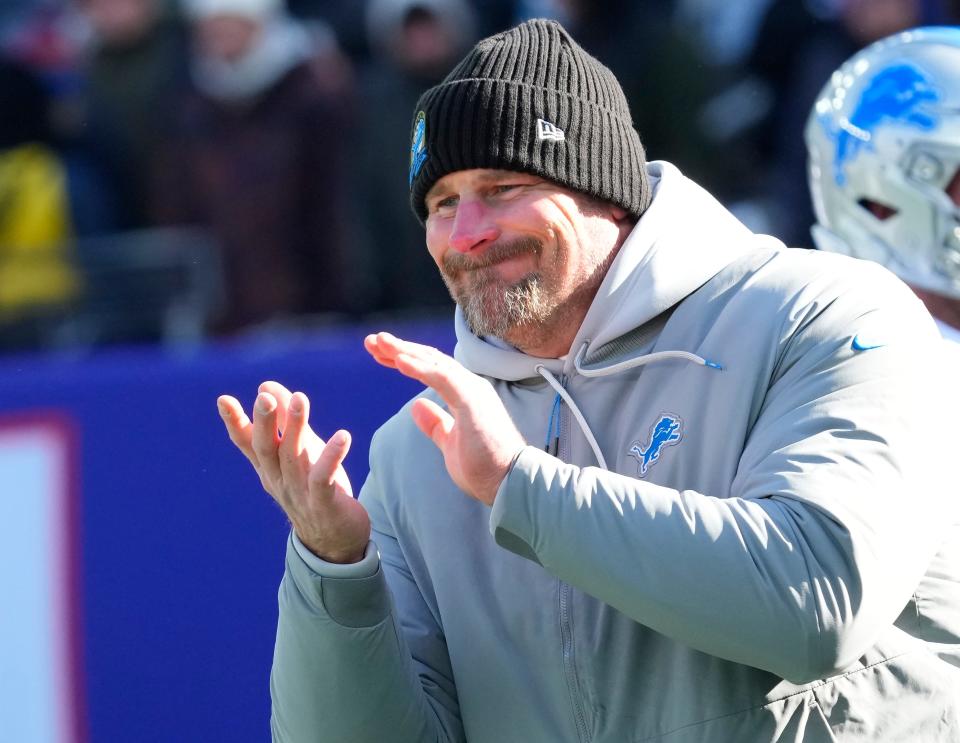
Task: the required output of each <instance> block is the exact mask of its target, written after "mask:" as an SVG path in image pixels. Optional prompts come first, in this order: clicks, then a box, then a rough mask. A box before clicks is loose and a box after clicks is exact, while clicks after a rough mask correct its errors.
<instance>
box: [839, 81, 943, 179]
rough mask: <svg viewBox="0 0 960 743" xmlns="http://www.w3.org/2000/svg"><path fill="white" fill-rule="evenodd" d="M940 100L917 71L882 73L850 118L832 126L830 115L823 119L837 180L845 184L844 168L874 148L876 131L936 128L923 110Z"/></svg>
mask: <svg viewBox="0 0 960 743" xmlns="http://www.w3.org/2000/svg"><path fill="white" fill-rule="evenodd" d="M939 100H940V94H939V93H938V92H937V91H936V90H935V89H934V87H933V85H932V84H931V82H930V80H929V79H927V77H926V76H925V75H924V74H923V73H922V72H921V71H920V70H918V69H917V68H916V67H914V66H912V65H908V64H898V65H894V66H891V67H887V68H886V69H884V70H881V71H880V72H879V73H878V74H877V75H876V76H875V77H874V78H873V80H871V81H870V84H869V85H867V87H866V88H865V89H864V91H863V93H862V94H861V95H860V100H859V101H857V105H856V106H855V107H854V109H853V113H852V114H851V115H850V116H849V118H843V119H841V120H840V123H839V126H838V127H837V126H833V125H832V124H831V121H830V116H829V114H826V115H824V116H821V117H820V121H821V123H822V125H823V128H824V129H825V130H826V133H827V136H828V137H830V138H831V139H832V140H834V142H835V144H836V152H835V154H834V158H833V171H834V178H835V179H836V181H837V184H838V185H841V186H842V185H843V184H844V183H845V182H846V175H845V174H844V172H843V169H844V166H845V165H846V164H847V163H848V162H850V161H852V160H853V159H855V158H856V156H857V155H858V154H859V152H860V150H861V149H862V148H863V147H872V145H871V140H872V139H873V135H874V134H875V133H876V131H877V129H878V128H879V127H880V126H881V125H882V124H884V123H886V122H891V121H895V122H899V123H902V124H909V125H910V126H915V127H917V128H919V129H923V130H924V131H930V130H931V129H934V128H936V126H937V120H936V118H934V117H933V116H932V115H930V114H929V113H925V112H924V111H922V110H921V109H920V107H921V106H923V104H925V103H933V102H936V101H939Z"/></svg>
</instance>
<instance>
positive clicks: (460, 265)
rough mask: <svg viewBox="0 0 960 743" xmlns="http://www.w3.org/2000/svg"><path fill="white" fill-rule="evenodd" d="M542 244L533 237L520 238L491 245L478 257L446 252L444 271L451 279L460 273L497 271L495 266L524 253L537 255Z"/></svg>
mask: <svg viewBox="0 0 960 743" xmlns="http://www.w3.org/2000/svg"><path fill="white" fill-rule="evenodd" d="M541 250H542V246H541V245H540V243H539V241H537V240H534V239H533V238H522V239H520V240H514V241H512V242H509V243H502V244H500V245H493V246H491V247H489V248H487V250H486V251H485V252H484V253H483V255H482V256H480V257H479V258H467V257H466V256H465V255H463V254H461V253H453V254H447V255H446V256H445V257H444V259H443V270H444V273H445V274H446V275H447V276H448V277H449V278H451V279H457V278H459V277H460V275H461V274H464V273H466V274H469V275H474V276H477V275H480V276H483V275H484V274H487V273H491V272H492V273H497V274H499V271H497V270H496V269H497V267H500V266H503V265H504V264H506V263H509V262H511V261H513V260H514V259H516V258H520V257H523V256H525V255H533V256H537V255H539V254H540V251H541Z"/></svg>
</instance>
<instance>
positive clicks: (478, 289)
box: [442, 239, 552, 340]
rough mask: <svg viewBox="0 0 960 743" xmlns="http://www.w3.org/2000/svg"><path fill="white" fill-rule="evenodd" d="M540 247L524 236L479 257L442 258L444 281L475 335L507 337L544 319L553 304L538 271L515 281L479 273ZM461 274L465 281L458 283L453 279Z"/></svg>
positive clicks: (492, 248)
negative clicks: (510, 282)
mask: <svg viewBox="0 0 960 743" xmlns="http://www.w3.org/2000/svg"><path fill="white" fill-rule="evenodd" d="M541 249H542V248H541V245H540V243H539V242H537V241H536V240H533V239H523V240H516V241H514V242H512V243H505V244H502V245H495V246H493V247H491V248H489V249H488V250H487V251H486V253H484V255H483V257H482V258H480V259H469V258H466V257H465V256H463V255H461V254H459V253H454V254H450V255H448V256H447V257H446V258H445V259H444V261H443V271H442V275H443V280H444V282H445V283H446V285H447V289H448V290H449V291H450V296H451V297H453V300H454V301H455V302H456V303H457V304H458V305H459V306H460V309H461V311H462V312H463V317H464V319H465V320H466V322H467V325H468V326H469V327H470V330H471V331H472V332H473V333H474V334H475V335H478V336H485V335H492V336H495V337H497V338H502V339H504V340H510V338H509V337H508V336H511V335H515V334H516V331H517V329H519V328H524V327H528V328H532V327H536V326H538V325H541V324H542V323H544V322H545V321H546V320H547V318H548V316H549V314H550V311H551V309H552V307H551V305H550V302H549V299H548V292H547V291H546V287H545V286H544V281H543V276H542V275H541V274H539V273H536V272H534V273H531V274H528V275H527V276H524V277H523V278H522V279H520V280H519V281H517V282H516V283H514V284H504V283H503V282H501V281H500V280H498V279H496V278H490V279H487V278H484V277H483V275H482V269H485V268H488V267H490V266H493V265H495V264H497V263H499V262H501V261H503V260H505V259H507V258H510V257H513V256H515V255H521V254H523V253H528V252H532V253H539V252H540V251H541ZM474 272H477V273H476V274H475V273H474ZM461 276H464V277H466V281H460V282H459V283H458V282H457V281H456V279H458V278H460V277H461Z"/></svg>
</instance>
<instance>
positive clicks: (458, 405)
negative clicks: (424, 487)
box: [363, 333, 526, 506]
mask: <svg viewBox="0 0 960 743" xmlns="http://www.w3.org/2000/svg"><path fill="white" fill-rule="evenodd" d="M363 343H364V346H365V347H366V349H367V351H369V352H370V354H371V355H372V356H373V358H374V359H376V361H377V362H378V363H380V364H383V366H386V367H389V368H391V369H396V370H397V371H399V372H400V373H401V374H404V375H405V376H408V377H412V378H413V379H416V380H418V381H420V382H422V383H423V384H425V385H427V386H428V387H431V388H432V389H433V390H435V391H436V393H437V394H438V395H440V397H441V399H443V401H444V402H445V403H446V404H447V410H444V409H443V408H441V407H440V406H439V405H437V404H436V403H435V402H433V401H432V400H427V399H425V398H419V399H418V400H416V401H415V402H414V403H413V420H414V422H415V423H416V424H417V427H418V428H419V429H420V430H421V431H423V432H424V433H425V434H426V435H427V436H428V437H429V438H430V440H431V441H433V443H434V444H436V445H437V447H438V448H439V449H440V451H441V452H442V453H443V459H444V462H445V463H446V466H447V472H448V473H449V474H450V477H451V478H452V479H453V481H454V482H455V483H456V484H457V486H458V487H459V488H460V489H461V490H463V491H464V492H465V493H467V495H470V496H472V497H474V498H476V499H477V500H479V501H481V502H483V503H486V504H487V505H488V506H489V505H493V499H494V498H495V497H496V495H497V489H498V488H499V487H500V483H501V481H502V480H503V478H504V477H505V476H506V474H507V472H508V471H509V470H510V466H511V464H512V463H513V460H514V457H516V455H517V453H518V452H519V451H520V450H521V449H522V448H523V447H524V446H526V441H524V440H523V437H522V436H521V435H520V432H519V431H517V427H516V426H515V425H514V424H513V421H512V420H511V419H510V414H509V413H507V409H506V408H505V407H504V406H503V403H502V402H501V401H500V398H499V397H498V396H497V393H496V392H495V391H494V389H493V386H492V385H491V384H490V383H489V382H488V381H487V380H485V379H483V378H482V377H479V376H477V375H476V374H474V373H473V372H470V371H468V370H467V369H465V368H464V367H463V366H461V365H460V364H459V363H458V362H457V361H455V360H454V359H452V358H451V357H450V356H447V355H446V354H445V353H442V352H440V351H438V350H437V349H436V348H433V347H431V346H424V345H421V344H419V343H411V342H410V341H404V340H401V339H400V338H396V337H394V336H392V335H390V334H389V333H377V334H376V335H368V336H367V337H366V338H365V339H364V342H363Z"/></svg>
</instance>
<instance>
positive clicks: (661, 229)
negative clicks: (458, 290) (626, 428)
mask: <svg viewBox="0 0 960 743" xmlns="http://www.w3.org/2000/svg"><path fill="white" fill-rule="evenodd" d="M647 172H648V173H649V175H650V179H651V185H652V188H653V201H652V202H651V204H650V207H649V208H648V209H647V210H646V211H645V212H644V213H643V216H642V217H640V220H639V221H638V222H637V224H636V226H635V227H634V228H633V231H632V232H631V233H630V234H629V235H628V236H627V239H626V240H625V241H624V243H623V245H622V246H621V248H620V252H619V253H618V254H617V257H616V258H615V259H614V261H613V263H612V264H611V266H610V269H609V270H608V271H607V275H606V276H605V277H604V279H603V282H602V283H601V284H600V288H599V290H598V291H597V296H596V297H595V298H594V300H593V303H592V304H591V305H590V309H589V310H588V311H587V314H586V317H584V320H583V324H582V325H581V326H580V330H579V331H578V332H577V335H576V337H575V338H574V341H573V345H572V346H571V351H573V352H574V353H571V354H568V355H567V356H566V357H565V358H564V359H541V358H537V357H535V356H529V355H527V354H525V353H523V352H522V351H518V350H517V349H515V348H512V347H509V346H507V345H506V344H505V343H503V342H502V341H499V340H498V339H486V338H480V337H477V336H476V335H474V334H473V333H472V332H471V331H470V328H469V327H468V326H467V323H466V320H465V319H464V317H463V314H462V313H461V311H460V308H459V307H458V308H457V311H456V318H455V327H456V333H457V346H456V349H455V350H454V357H455V358H456V359H457V361H459V362H460V363H461V364H463V365H464V366H465V367H467V368H468V369H470V371H472V372H474V373H476V374H481V375H484V376H488V377H493V378H495V379H502V380H505V381H517V380H520V379H528V378H531V377H536V376H537V371H536V367H537V366H540V365H542V366H543V367H545V368H547V369H548V370H550V371H551V372H553V373H554V374H570V373H571V372H572V371H573V368H574V355H575V353H576V352H577V351H578V350H579V349H581V348H582V347H583V346H584V344H589V347H591V348H594V349H597V348H600V347H602V346H604V345H606V344H608V343H610V342H611V341H614V340H616V339H618V338H621V337H622V336H624V335H625V334H627V333H629V332H631V331H633V330H635V329H636V328H639V327H641V326H642V325H644V324H645V323H647V322H648V321H650V320H652V319H653V318H655V317H657V316H658V315H660V314H661V313H663V312H664V311H665V310H667V309H669V308H670V307H673V306H674V305H675V304H677V303H678V302H679V301H681V300H682V299H683V298H684V297H686V296H687V295H689V294H690V293H691V292H693V291H694V290H696V289H697V288H698V287H700V286H702V285H703V284H704V283H706V282H707V281H708V280H709V279H710V278H712V277H713V276H715V275H716V274H717V273H718V272H719V271H720V270H721V269H723V268H724V267H725V266H727V265H728V264H730V263H731V262H733V261H734V260H736V259H737V258H739V257H740V256H742V255H743V254H744V253H747V252H750V251H752V250H756V249H758V248H760V247H764V246H766V247H769V246H770V245H771V244H772V245H775V246H779V245H780V243H779V241H778V240H776V239H775V238H772V237H769V236H767V235H755V234H754V233H752V232H751V231H750V230H749V229H747V227H745V226H744V225H743V224H742V223H741V222H740V221H739V220H738V219H737V218H736V217H734V216H733V215H732V214H731V213H730V212H729V211H727V210H726V209H725V208H724V207H723V206H722V205H721V204H720V202H718V201H717V200H716V199H715V198H713V196H711V195H710V194H709V193H707V192H706V191H705V190H704V189H703V188H701V187H700V186H698V185H697V184H696V183H694V182H693V181H692V180H690V179H689V178H687V177H686V176H684V175H683V174H682V173H681V172H680V171H679V170H678V169H677V168H676V167H675V166H674V165H671V164H670V163H668V162H664V161H654V162H650V163H648V164H647ZM589 356H590V354H589V350H588V352H587V353H586V354H585V358H586V359H587V360H589Z"/></svg>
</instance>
